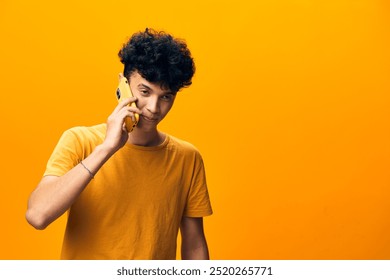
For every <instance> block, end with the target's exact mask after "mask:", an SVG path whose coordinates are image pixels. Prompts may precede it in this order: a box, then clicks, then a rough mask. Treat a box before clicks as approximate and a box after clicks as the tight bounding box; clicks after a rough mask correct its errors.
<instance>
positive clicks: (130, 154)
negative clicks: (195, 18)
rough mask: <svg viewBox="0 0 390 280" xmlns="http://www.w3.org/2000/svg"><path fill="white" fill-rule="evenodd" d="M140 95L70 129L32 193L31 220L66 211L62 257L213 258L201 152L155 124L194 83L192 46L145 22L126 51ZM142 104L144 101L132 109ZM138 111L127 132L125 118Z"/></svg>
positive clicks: (40, 223)
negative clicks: (103, 119)
mask: <svg viewBox="0 0 390 280" xmlns="http://www.w3.org/2000/svg"><path fill="white" fill-rule="evenodd" d="M119 57H120V59H121V62H122V63H123V64H124V76H125V77H126V78H127V79H128V80H129V83H130V88H131V90H132V92H133V94H134V98H129V99H126V100H124V101H123V102H121V103H120V104H119V105H118V106H117V107H116V108H115V109H114V111H113V112H112V114H111V115H110V116H109V117H108V119H107V123H106V124H100V125H96V126H92V127H75V128H72V129H69V130H67V131H65V133H64V134H63V135H62V137H61V139H60V141H59V143H58V144H57V146H56V148H55V149H54V151H53V154H52V156H51V157H50V159H49V161H48V164H47V168H46V171H45V174H44V177H43V178H42V180H41V182H40V183H39V184H38V186H37V188H36V189H35V190H34V191H33V192H32V194H31V196H30V198H29V202H28V209H27V212H26V218H27V220H28V222H29V223H30V224H31V225H32V226H34V227H35V228H37V229H44V228H46V227H47V226H48V225H49V224H50V223H51V222H53V221H54V220H56V219H57V218H58V217H59V216H61V215H62V214H63V213H65V212H66V211H68V210H69V212H68V222H67V227H66V232H65V237H64V243H63V248H62V253H61V258H62V259H175V258H176V238H177V234H178V231H179V228H180V232H181V236H182V247H181V252H182V259H208V258H209V254H208V248H207V243H206V239H205V236H204V232H203V218H202V217H203V216H207V215H211V214H212V209H211V205H210V201H209V196H208V190H207V185H206V179H205V172H204V166H203V161H202V158H201V156H200V154H199V152H198V151H197V150H196V149H195V148H194V147H193V146H192V145H191V144H189V143H187V142H184V141H182V140H179V139H177V138H175V137H173V136H170V135H167V134H165V133H162V132H161V131H159V130H158V129H157V125H158V123H159V122H160V121H161V120H163V119H164V117H165V116H166V115H167V114H168V112H169V110H170V109H171V108H172V105H173V103H174V101H175V97H176V93H177V92H178V91H179V90H180V89H181V88H183V87H186V86H189V85H190V84H191V79H192V76H193V74H194V71H195V65H194V62H193V59H192V57H191V54H190V51H189V50H188V48H187V46H186V44H185V43H184V42H183V41H181V40H178V39H174V38H173V37H172V36H171V35H169V34H166V33H163V32H156V31H153V30H150V29H149V30H148V29H146V30H145V32H140V33H136V34H134V35H133V36H132V37H131V39H130V40H129V41H128V42H127V43H126V44H125V45H124V46H123V48H122V50H120V52H119ZM132 102H135V103H136V105H137V108H135V107H132V106H128V105H129V104H130V103H132ZM134 114H139V116H140V118H139V122H138V124H137V126H136V127H135V129H134V130H133V131H132V132H131V133H128V131H127V130H126V126H125V124H124V121H125V118H127V117H130V118H134Z"/></svg>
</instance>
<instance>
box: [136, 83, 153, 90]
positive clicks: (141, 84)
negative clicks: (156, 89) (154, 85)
mask: <svg viewBox="0 0 390 280" xmlns="http://www.w3.org/2000/svg"><path fill="white" fill-rule="evenodd" d="M139 86H143V87H146V88H147V89H151V88H150V87H148V86H147V85H145V84H143V83H140V84H139V85H138V87H139Z"/></svg>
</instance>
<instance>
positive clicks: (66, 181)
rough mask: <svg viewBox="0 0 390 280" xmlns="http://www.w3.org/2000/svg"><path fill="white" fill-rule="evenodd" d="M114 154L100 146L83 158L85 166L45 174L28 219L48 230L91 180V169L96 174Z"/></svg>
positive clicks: (31, 200)
mask: <svg viewBox="0 0 390 280" xmlns="http://www.w3.org/2000/svg"><path fill="white" fill-rule="evenodd" d="M112 154H113V153H112V151H111V150H109V149H107V148H105V147H104V146H102V145H100V146H97V147H96V149H95V150H94V151H93V152H92V153H91V154H90V155H89V156H88V157H87V158H85V159H84V160H83V164H84V166H83V165H81V164H78V165H76V166H75V167H74V168H72V169H71V170H69V171H68V172H67V173H66V174H64V175H63V176H61V177H55V176H47V177H44V178H43V179H42V180H41V182H40V183H39V184H38V186H37V188H36V189H35V190H34V191H33V192H32V194H31V196H30V198H29V201H28V209H27V212H26V219H27V221H28V222H29V223H30V224H31V225H32V226H33V227H35V228H36V229H44V228H46V227H47V226H48V225H49V224H50V223H52V222H53V221H54V220H56V219H57V218H58V217H60V216H61V215H62V214H63V213H64V212H66V211H67V210H68V209H69V208H70V206H71V205H72V204H73V202H74V201H75V200H76V199H77V197H78V196H79V195H80V193H81V192H82V191H83V190H84V189H85V187H86V186H87V185H88V183H89V182H90V181H91V179H92V175H91V174H90V173H89V171H91V173H93V174H95V173H96V172H97V171H98V170H99V169H100V168H101V167H102V166H103V164H104V163H105V162H106V161H107V160H108V159H109V158H110V157H111V155H112ZM88 170H89V171H88Z"/></svg>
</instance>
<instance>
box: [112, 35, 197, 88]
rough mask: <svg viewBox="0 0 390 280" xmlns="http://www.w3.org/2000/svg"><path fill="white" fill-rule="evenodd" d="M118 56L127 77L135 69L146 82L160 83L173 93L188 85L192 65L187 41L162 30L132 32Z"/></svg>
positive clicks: (192, 70)
mask: <svg viewBox="0 0 390 280" xmlns="http://www.w3.org/2000/svg"><path fill="white" fill-rule="evenodd" d="M118 56H119V58H120V61H121V62H122V63H123V64H124V66H125V67H124V70H123V74H124V76H125V77H127V78H129V77H130V75H131V74H132V73H133V72H134V71H138V73H139V74H140V75H141V76H142V77H143V78H145V79H146V80H148V81H149V82H152V83H155V82H157V83H160V84H161V87H162V88H165V89H169V90H171V91H173V92H178V91H179V90H180V89H181V88H183V87H188V86H189V85H191V84H192V81H191V79H192V76H193V75H194V73H195V64H194V60H193V58H192V57H191V52H190V50H189V49H188V48H187V44H186V43H185V42H184V41H183V40H181V39H177V38H173V37H172V36H171V35H169V34H167V33H165V32H163V31H155V30H153V29H150V28H146V30H145V31H144V32H138V33H135V34H134V35H133V36H132V37H131V38H130V40H129V41H128V42H127V43H125V44H124V45H123V48H122V49H121V50H120V51H119V53H118Z"/></svg>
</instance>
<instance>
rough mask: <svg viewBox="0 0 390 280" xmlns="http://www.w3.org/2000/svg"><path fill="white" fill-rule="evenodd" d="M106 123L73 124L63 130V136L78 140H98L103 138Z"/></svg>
mask: <svg viewBox="0 0 390 280" xmlns="http://www.w3.org/2000/svg"><path fill="white" fill-rule="evenodd" d="M106 129H107V126H106V124H98V125H94V126H75V127H71V128H69V129H67V130H65V131H64V133H63V135H64V136H65V137H73V138H77V139H78V140H79V141H86V140H89V141H91V140H92V141H93V140H96V141H99V140H101V139H104V137H105V134H106Z"/></svg>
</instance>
